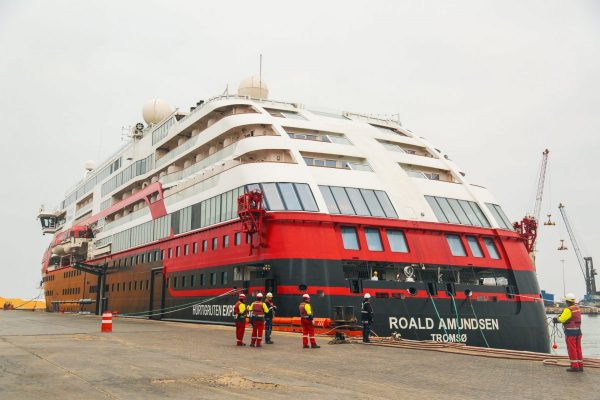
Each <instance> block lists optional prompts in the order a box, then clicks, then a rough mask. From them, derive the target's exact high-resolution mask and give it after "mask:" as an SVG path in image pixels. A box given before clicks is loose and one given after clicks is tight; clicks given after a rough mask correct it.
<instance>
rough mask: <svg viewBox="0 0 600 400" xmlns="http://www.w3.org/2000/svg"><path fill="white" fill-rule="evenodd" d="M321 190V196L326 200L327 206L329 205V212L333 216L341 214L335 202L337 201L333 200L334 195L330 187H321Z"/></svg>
mask: <svg viewBox="0 0 600 400" xmlns="http://www.w3.org/2000/svg"><path fill="white" fill-rule="evenodd" d="M319 189H321V194H322V195H323V198H324V199H325V204H326V205H327V209H328V210H329V212H330V213H331V214H339V213H340V210H339V208H338V206H337V203H336V202H335V199H334V198H333V194H331V189H330V188H329V186H319Z"/></svg>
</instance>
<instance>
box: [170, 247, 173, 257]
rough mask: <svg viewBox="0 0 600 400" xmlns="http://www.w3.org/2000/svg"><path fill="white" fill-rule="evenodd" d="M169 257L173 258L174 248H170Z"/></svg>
mask: <svg viewBox="0 0 600 400" xmlns="http://www.w3.org/2000/svg"><path fill="white" fill-rule="evenodd" d="M169 258H173V248H169Z"/></svg>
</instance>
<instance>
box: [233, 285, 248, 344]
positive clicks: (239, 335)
mask: <svg viewBox="0 0 600 400" xmlns="http://www.w3.org/2000/svg"><path fill="white" fill-rule="evenodd" d="M245 301H246V295H245V294H244V293H240V296H239V299H238V301H237V303H235V306H233V320H234V321H235V337H236V339H237V345H238V346H245V345H246V343H244V331H245V330H246V316H247V315H248V307H246V303H245Z"/></svg>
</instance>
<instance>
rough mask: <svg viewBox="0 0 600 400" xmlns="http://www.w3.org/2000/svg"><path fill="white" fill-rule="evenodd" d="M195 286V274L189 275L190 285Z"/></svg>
mask: <svg viewBox="0 0 600 400" xmlns="http://www.w3.org/2000/svg"><path fill="white" fill-rule="evenodd" d="M195 286H196V275H190V287H195Z"/></svg>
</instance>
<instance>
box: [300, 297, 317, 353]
mask: <svg viewBox="0 0 600 400" xmlns="http://www.w3.org/2000/svg"><path fill="white" fill-rule="evenodd" d="M299 309H300V323H301V324H302V345H303V347H304V348H305V349H308V348H309V346H308V338H309V337H310V346H311V347H312V348H313V349H318V348H319V347H321V346H319V345H318V344H317V342H316V341H315V327H314V325H313V318H314V316H313V312H312V307H311V306H310V296H309V295H308V294H304V295H303V296H302V303H300V307H299Z"/></svg>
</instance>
